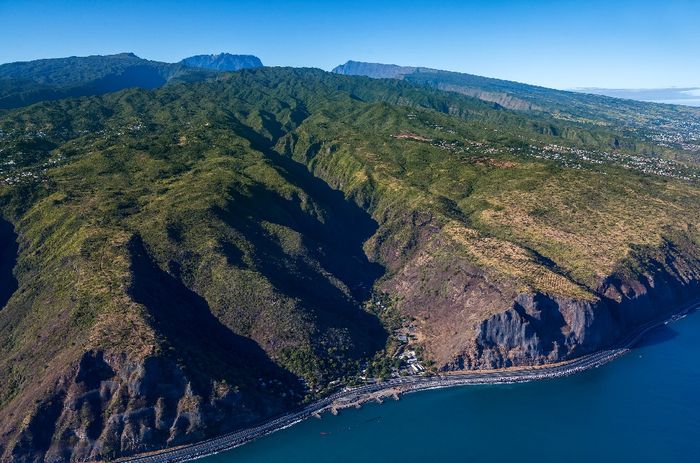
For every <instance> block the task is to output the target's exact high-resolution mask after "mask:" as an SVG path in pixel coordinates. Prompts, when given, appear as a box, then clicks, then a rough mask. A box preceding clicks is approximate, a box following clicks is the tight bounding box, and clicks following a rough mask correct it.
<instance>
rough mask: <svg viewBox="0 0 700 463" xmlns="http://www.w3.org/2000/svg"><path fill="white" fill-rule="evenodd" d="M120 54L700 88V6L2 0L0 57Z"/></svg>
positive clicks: (589, 1)
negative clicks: (359, 64) (376, 65)
mask: <svg viewBox="0 0 700 463" xmlns="http://www.w3.org/2000/svg"><path fill="white" fill-rule="evenodd" d="M122 51H131V52H134V53H136V54H137V55H139V56H141V57H143V58H149V59H154V60H162V61H177V60H179V59H181V58H183V57H186V56H189V55H193V54H201V53H217V52H221V51H226V52H231V53H246V54H255V55H257V56H259V57H260V58H261V59H262V61H263V63H265V64H266V65H271V66H279V65H288V66H312V67H319V68H322V69H327V70H329V69H331V68H333V67H334V66H336V65H337V64H341V63H344V62H345V61H347V60H349V59H353V60H358V61H372V62H383V63H395V64H403V65H420V66H428V67H434V68H439V69H447V70H454V71H461V72H469V73H473V74H479V75H485V76H489V77H499V78H505V79H510V80H516V81H521V82H527V83H533V84H539V85H544V86H549V87H555V88H571V87H609V88H610V87H613V88H615V87H618V88H645V87H646V88H650V87H669V86H700V59H699V58H700V1H698V0H695V1H678V0H657V1H646V0H637V1H631V0H608V1H600V0H579V1H569V0H560V1H551V0H543V1H519V0H490V1H481V2H477V1H469V0H463V1H437V0H435V1H429V0H424V1H411V0H404V1H386V2H382V1H379V0H375V1H365V0H355V1H344V0H339V1H333V2H331V1H328V2H321V1H315V2H314V1H278V0H258V1H217V0H199V1H178V0H171V1H169V2H166V1H159V0H154V1H148V0H142V1H117V0H112V1H60V0H54V1H33V0H0V62H10V61H20V60H32V59H38V58H46V57H61V56H71V55H78V56H82V55H89V54H108V53H116V52H122Z"/></svg>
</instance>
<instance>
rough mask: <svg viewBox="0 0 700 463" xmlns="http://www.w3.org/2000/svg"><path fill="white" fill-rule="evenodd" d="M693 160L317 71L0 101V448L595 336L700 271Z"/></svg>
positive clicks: (572, 344) (107, 452)
mask: <svg viewBox="0 0 700 463" xmlns="http://www.w3.org/2000/svg"><path fill="white" fill-rule="evenodd" d="M690 155H691V154H690V153H689V152H686V151H684V150H683V149H682V148H675V147H674V146H661V145H659V144H657V143H655V142H654V141H653V140H651V139H648V138H646V137H644V135H643V134H635V133H633V132H624V131H623V130H622V129H621V128H620V127H617V126H612V125H607V126H601V125H598V124H593V123H589V124H587V123H582V122H579V121H576V122H574V121H569V120H562V119H555V118H553V117H551V116H550V115H549V114H547V113H542V112H535V111H521V110H518V111H513V110H508V109H506V108H504V107H503V106H501V105H498V104H494V103H493V102H485V101H483V100H482V99H478V98H475V97H472V96H468V95H463V94H459V93H455V92H448V91H443V90H440V89H437V88H434V87H431V86H426V85H422V84H420V83H415V82H410V81H402V80H377V79H370V78H367V77H355V76H343V75H337V74H332V73H327V72H323V71H320V70H316V69H296V68H259V69H248V70H242V71H239V72H235V73H218V74H216V78H215V79H202V80H193V81H180V82H177V83H172V84H170V85H165V86H161V87H159V88H155V89H152V90H144V89H138V88H132V89H124V90H121V91H119V92H115V93H108V94H105V95H100V96H85V97H82V98H75V99H71V98H68V99H62V100H58V101H45V102H41V103H39V104H35V105H33V106H30V107H26V108H19V109H15V110H11V111H8V112H5V113H3V114H0V172H1V175H0V216H1V217H3V221H4V222H0V224H3V226H2V227H0V233H3V234H4V235H3V236H7V237H9V238H10V241H13V240H14V241H16V242H17V243H18V244H17V246H16V249H15V247H14V246H10V248H9V251H8V252H4V251H3V252H2V253H0V254H2V255H3V259H4V261H3V262H2V263H0V269H2V271H3V272H5V273H7V271H6V269H7V268H8V267H11V268H12V274H13V276H14V278H15V279H16V280H17V285H16V286H17V287H16V288H14V287H13V288H11V289H10V294H9V298H7V303H6V304H5V306H4V307H3V308H2V309H0V369H1V370H2V371H3V372H6V373H5V374H3V375H2V376H0V423H1V424H0V436H1V437H0V455H1V456H0V460H2V461H3V462H4V461H12V462H14V461H27V462H28V461H40V460H52V461H87V460H95V459H112V458H117V457H124V456H129V455H133V454H136V453H141V452H148V451H152V450H156V449H160V448H164V447H169V446H175V445H180V444H185V443H189V442H195V441H199V440H202V439H205V438H208V437H212V436H214V435H217V434H222V433H226V432H229V431H233V430H236V429H241V428H244V427H247V426H250V425H251V424H253V423H257V422H259V421H261V420H265V419H268V418H270V417H272V416H275V415H278V414H280V413H283V412H284V411H286V410H289V409H292V408H294V407H298V406H299V405H301V404H304V403H306V402H307V401H309V400H313V399H315V398H318V397H324V396H326V395H327V394H329V393H331V392H332V391H334V390H335V388H338V387H342V386H343V385H353V384H358V383H361V382H362V381H363V380H362V378H363V377H370V378H376V379H377V380H381V379H382V378H387V377H390V376H391V375H392V374H399V371H402V372H403V373H405V374H408V367H407V365H406V362H405V361H403V360H401V359H400V358H399V357H397V355H395V354H397V353H398V352H403V353H405V352H408V351H414V352H416V355H417V361H419V362H420V364H421V365H423V367H424V368H425V369H426V370H428V371H432V372H445V371H452V370H463V369H486V368H500V367H505V366H513V365H516V366H532V365H541V364H544V363H551V362H556V361H561V360H566V359H571V358H575V357H577V356H579V355H582V354H584V353H586V352H591V351H594V350H596V349H600V348H602V347H604V346H608V345H612V344H614V343H615V342H616V341H617V340H619V339H620V338H621V337H623V336H624V335H625V333H628V332H630V330H633V329H634V327H636V326H639V325H640V324H643V323H645V322H646V321H647V320H649V319H651V318H654V317H657V316H659V315H661V313H660V312H663V311H666V310H668V311H672V310H673V309H674V307H676V306H680V305H681V304H682V303H683V302H684V301H685V300H686V299H690V298H694V297H695V296H697V295H698V291H700V288H699V287H698V282H699V281H700V234H698V230H700V223H698V218H699V217H700V209H698V208H699V207H700V185H699V184H698V181H699V180H698V177H697V176H694V175H695V172H696V171H695V170H694V167H693V166H692V165H690V164H685V163H684V162H682V161H681V160H679V159H682V158H683V156H690ZM5 223H7V224H9V225H4V224H5ZM5 256H9V260H7V258H6V257H5ZM6 292H7V291H6ZM402 339H403V340H402Z"/></svg>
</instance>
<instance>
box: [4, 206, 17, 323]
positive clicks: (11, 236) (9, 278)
mask: <svg viewBox="0 0 700 463" xmlns="http://www.w3.org/2000/svg"><path fill="white" fill-rule="evenodd" d="M18 249H19V248H18V245H17V235H16V234H15V230H14V228H13V227H12V224H11V223H10V222H8V221H6V220H4V219H2V218H0V310H2V308H3V307H5V305H6V304H7V302H8V301H9V300H10V298H11V297H12V295H13V294H14V292H15V291H16V290H17V287H18V286H17V279H16V278H15V276H14V275H13V273H12V270H13V269H14V268H15V264H16V263H17V252H18Z"/></svg>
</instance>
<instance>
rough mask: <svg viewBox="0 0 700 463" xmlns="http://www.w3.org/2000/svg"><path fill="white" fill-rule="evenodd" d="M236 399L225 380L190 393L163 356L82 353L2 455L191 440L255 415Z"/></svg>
mask: <svg viewBox="0 0 700 463" xmlns="http://www.w3.org/2000/svg"><path fill="white" fill-rule="evenodd" d="M243 402H244V401H243V400H242V393H241V392H240V391H239V390H237V389H236V388H232V387H230V386H228V385H226V384H224V383H219V384H212V385H211V387H210V388H209V391H207V392H206V393H205V394H201V392H200V393H197V392H195V388H194V386H193V384H192V382H191V381H190V378H189V377H188V376H187V374H186V373H185V371H183V369H182V368H181V367H179V366H178V365H177V364H175V363H174V362H172V361H170V360H168V359H165V358H163V357H149V358H147V359H145V360H144V361H143V362H139V363H131V362H128V361H125V359H124V357H123V356H109V357H105V354H104V353H103V352H100V351H91V352H86V353H85V354H84V355H83V357H82V358H81V359H80V362H79V364H78V366H77V367H76V368H75V370H74V371H73V373H72V376H70V377H66V378H62V379H61V381H59V384H58V387H57V388H56V389H55V391H54V393H53V394H52V395H51V396H50V397H48V398H47V399H45V400H44V401H43V402H42V403H40V404H39V405H38V407H37V409H36V411H35V412H34V413H33V414H32V415H31V418H30V419H29V420H27V421H26V422H25V425H24V427H23V428H22V429H20V430H19V432H18V434H17V437H16V439H15V441H14V443H11V444H10V446H9V448H8V451H7V452H6V453H5V455H4V457H3V458H2V461H19V462H30V461H68V460H73V461H91V460H95V459H104V458H110V457H114V456H117V455H129V454H133V453H138V452H145V451H150V450H155V449H158V448H162V447H165V446H175V445H180V444H184V443H188V442H194V441H197V440H201V439H203V438H205V437H207V436H210V435H212V432H213V433H215V434H216V433H224V432H227V431H231V430H233V429H236V428H238V427H240V426H241V425H242V424H245V423H251V422H252V421H254V420H256V419H258V418H259V416H258V415H256V414H255V413H253V412H252V411H251V410H249V409H248V408H247V407H246V406H245V404H244V403H243ZM270 406H271V407H274V406H275V404H270Z"/></svg>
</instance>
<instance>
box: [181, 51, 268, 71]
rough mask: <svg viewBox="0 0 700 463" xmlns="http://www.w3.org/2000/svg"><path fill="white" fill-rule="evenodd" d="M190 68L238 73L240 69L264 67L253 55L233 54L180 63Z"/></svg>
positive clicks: (192, 58)
mask: <svg viewBox="0 0 700 463" xmlns="http://www.w3.org/2000/svg"><path fill="white" fill-rule="evenodd" d="M180 64H183V65H185V66H188V67H193V68H203V69H213V70H216V71H238V70H240V69H248V68H259V67H262V66H263V64H262V61H260V58H258V57H257V56H253V55H233V54H231V53H224V52H222V53H219V54H216V55H214V54H212V55H195V56H190V57H189V58H185V59H183V60H182V61H180Z"/></svg>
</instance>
